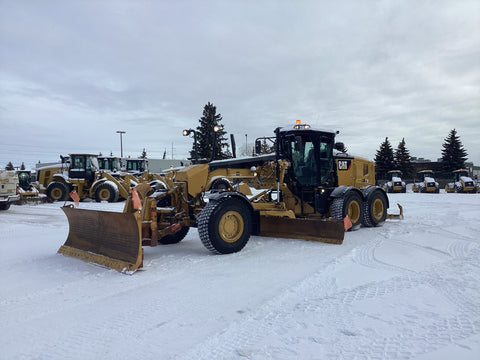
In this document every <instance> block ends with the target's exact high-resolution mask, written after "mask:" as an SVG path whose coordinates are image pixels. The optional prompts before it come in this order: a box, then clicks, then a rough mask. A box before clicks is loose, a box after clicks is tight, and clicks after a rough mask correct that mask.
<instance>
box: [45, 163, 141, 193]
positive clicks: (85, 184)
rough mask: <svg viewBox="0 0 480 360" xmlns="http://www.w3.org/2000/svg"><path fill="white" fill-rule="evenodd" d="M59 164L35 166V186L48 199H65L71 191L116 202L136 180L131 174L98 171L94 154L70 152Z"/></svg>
mask: <svg viewBox="0 0 480 360" xmlns="http://www.w3.org/2000/svg"><path fill="white" fill-rule="evenodd" d="M62 165H63V166H62V167H61V168H59V167H58V166H57V167H46V168H41V169H39V182H38V186H39V188H40V189H41V191H42V190H43V191H44V193H45V194H46V195H47V197H48V198H49V199H50V200H52V201H64V200H68V199H69V194H70V192H71V191H73V190H75V191H76V193H77V194H78V196H79V198H80V200H83V199H86V198H91V199H95V200H96V201H98V202H101V201H108V202H116V201H118V199H119V198H120V197H122V198H124V199H126V198H128V196H129V194H130V192H131V188H133V187H134V186H136V185H138V183H139V182H138V179H136V178H135V177H134V176H133V175H131V174H127V173H125V174H120V173H118V175H114V173H112V172H111V171H106V170H100V168H99V164H98V157H97V155H94V154H70V156H69V162H68V164H62ZM46 184H48V185H46ZM45 186H46V188H45Z"/></svg>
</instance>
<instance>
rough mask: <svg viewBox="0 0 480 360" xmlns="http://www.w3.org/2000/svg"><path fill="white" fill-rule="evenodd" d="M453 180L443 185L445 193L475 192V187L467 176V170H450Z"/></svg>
mask: <svg viewBox="0 0 480 360" xmlns="http://www.w3.org/2000/svg"><path fill="white" fill-rule="evenodd" d="M452 174H453V181H452V182H449V183H447V185H445V191H446V192H447V193H453V192H457V193H472V194H474V193H476V192H477V187H476V185H475V183H474V182H473V180H472V178H471V177H470V176H469V172H468V170H465V169H458V170H455V171H453V172H452Z"/></svg>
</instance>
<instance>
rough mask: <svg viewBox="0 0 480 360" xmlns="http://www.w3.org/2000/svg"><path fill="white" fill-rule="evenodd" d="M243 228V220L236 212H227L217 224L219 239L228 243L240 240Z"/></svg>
mask: <svg viewBox="0 0 480 360" xmlns="http://www.w3.org/2000/svg"><path fill="white" fill-rule="evenodd" d="M244 227H245V224H244V223H243V218H242V216H241V215H240V214H239V213H238V212H236V211H227V212H226V213H225V214H223V216H222V217H221V219H220V222H219V224H218V230H219V234H220V237H221V238H222V239H223V240H224V241H225V242H228V243H233V242H235V241H237V240H238V239H240V237H241V236H242V234H243V231H244Z"/></svg>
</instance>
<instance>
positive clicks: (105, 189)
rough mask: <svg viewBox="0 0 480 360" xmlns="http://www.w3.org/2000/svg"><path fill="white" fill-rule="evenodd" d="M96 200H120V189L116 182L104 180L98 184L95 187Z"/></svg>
mask: <svg viewBox="0 0 480 360" xmlns="http://www.w3.org/2000/svg"><path fill="white" fill-rule="evenodd" d="M95 200H96V202H102V201H108V202H117V201H118V189H117V187H116V186H115V185H114V184H111V183H109V182H104V183H102V184H100V185H98V186H97V188H96V189H95Z"/></svg>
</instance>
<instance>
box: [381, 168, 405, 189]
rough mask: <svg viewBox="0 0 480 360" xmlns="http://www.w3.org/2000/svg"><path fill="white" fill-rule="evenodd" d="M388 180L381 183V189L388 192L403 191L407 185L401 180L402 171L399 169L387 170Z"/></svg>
mask: <svg viewBox="0 0 480 360" xmlns="http://www.w3.org/2000/svg"><path fill="white" fill-rule="evenodd" d="M388 178H389V180H388V181H387V182H386V183H385V184H384V185H383V189H384V190H385V191H386V192H388V193H405V192H407V186H406V184H405V182H404V181H403V180H402V172H401V171H400V170H391V171H389V172H388Z"/></svg>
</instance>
